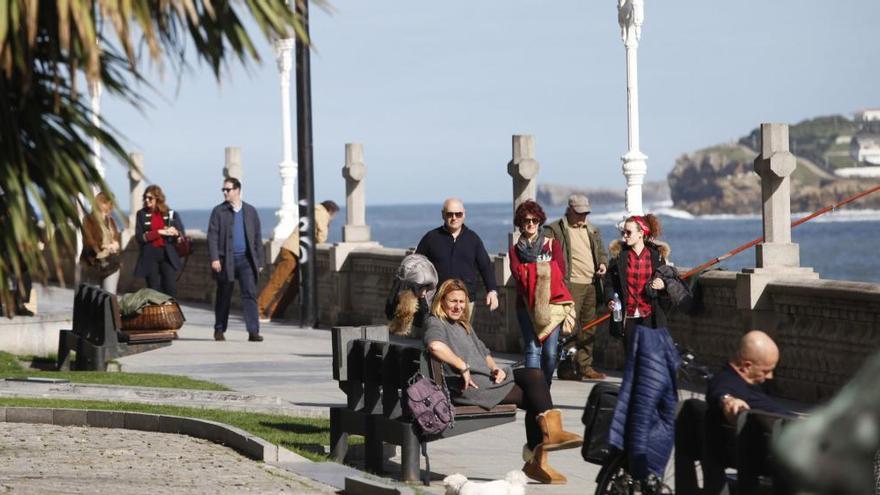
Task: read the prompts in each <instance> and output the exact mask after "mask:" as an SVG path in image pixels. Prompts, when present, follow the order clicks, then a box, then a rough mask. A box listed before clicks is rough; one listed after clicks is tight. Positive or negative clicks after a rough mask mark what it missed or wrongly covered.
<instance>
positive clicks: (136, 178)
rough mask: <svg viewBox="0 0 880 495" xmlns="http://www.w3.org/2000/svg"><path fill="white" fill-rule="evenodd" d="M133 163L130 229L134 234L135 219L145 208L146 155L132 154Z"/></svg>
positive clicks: (130, 189)
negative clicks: (142, 208)
mask: <svg viewBox="0 0 880 495" xmlns="http://www.w3.org/2000/svg"><path fill="white" fill-rule="evenodd" d="M130 156H131V162H132V164H133V166H132V167H131V168H130V169H129V170H128V190H129V196H128V228H129V229H130V230H131V231H132V233H134V227H135V225H134V217H135V216H136V215H137V212H138V210H140V209H141V207H142V206H143V204H144V203H143V196H144V189H146V183H145V182H144V155H143V154H141V153H137V152H135V153H132V154H131V155H130Z"/></svg>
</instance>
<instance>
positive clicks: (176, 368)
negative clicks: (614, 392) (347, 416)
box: [120, 306, 598, 495]
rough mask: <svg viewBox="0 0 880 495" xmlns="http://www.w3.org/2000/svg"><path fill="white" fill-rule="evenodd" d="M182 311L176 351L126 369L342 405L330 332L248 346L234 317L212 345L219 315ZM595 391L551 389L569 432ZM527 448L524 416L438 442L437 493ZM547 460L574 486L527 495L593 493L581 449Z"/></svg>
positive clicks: (487, 476) (434, 460) (492, 474)
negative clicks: (444, 482)
mask: <svg viewBox="0 0 880 495" xmlns="http://www.w3.org/2000/svg"><path fill="white" fill-rule="evenodd" d="M184 311H185V312H186V318H187V322H186V325H185V326H184V327H183V329H182V330H181V332H180V339H179V340H177V341H175V342H174V344H173V345H172V346H171V347H167V348H164V349H159V350H156V351H151V352H148V353H143V354H137V355H134V356H128V357H126V358H123V359H121V360H120V362H121V364H122V369H123V370H124V371H132V372H151V373H168V374H180V375H186V376H190V377H193V378H199V379H204V380H210V381H214V382H218V383H222V384H224V385H226V386H228V387H230V388H232V389H234V390H236V391H239V392H244V393H249V394H258V395H271V396H277V397H280V398H281V399H283V400H285V401H289V402H290V403H291V404H292V406H294V407H296V408H298V409H299V408H302V409H309V410H311V411H312V413H313V414H314V413H321V414H328V413H327V407H328V406H329V405H333V404H341V403H344V401H345V395H344V394H343V393H342V391H340V390H339V388H338V387H337V383H336V382H335V381H334V380H333V378H332V374H331V366H330V365H331V363H330V361H331V356H332V354H331V346H330V331H329V330H321V329H301V328H299V327H296V326H294V325H292V324H284V323H269V324H264V325H263V327H262V331H261V333H262V334H263V335H264V336H265V338H266V340H265V341H264V342H261V343H254V342H247V333H246V332H245V331H244V323H243V321H242V320H241V319H240V318H239V317H232V318H231V322H230V330H229V331H228V332H227V334H226V338H227V341H226V342H215V341H214V340H213V329H212V325H213V318H214V316H213V312H212V311H210V308H206V307H194V306H185V308H184ZM499 357H501V358H502V359H503V358H507V359H516V358H517V356H510V355H502V356H499ZM591 386H592V385H591V384H590V383H578V382H568V381H557V382H555V383H554V385H553V388H552V393H553V400H554V402H555V405H556V406H557V407H559V408H560V409H562V411H563V416H564V422H565V426H566V428H567V429H569V430H570V431H575V432H578V433H582V432H583V426H582V425H581V422H580V416H581V412H582V409H583V406H584V402H585V401H586V397H587V395H588V394H589V391H590V388H591ZM524 442H525V431H524V426H523V414H522V413H521V412H520V414H519V415H518V417H517V421H516V423H512V424H508V425H503V426H499V427H496V428H490V429H486V430H482V431H479V432H475V433H470V434H467V435H462V436H459V437H454V438H450V439H447V440H442V441H438V442H433V443H431V444H430V446H429V448H428V453H429V455H430V456H431V469H432V471H433V472H434V473H435V474H434V478H435V483H434V485H435V486H437V487H438V488H439V480H441V479H442V478H443V477H444V476H446V475H448V474H452V473H456V472H460V473H462V474H464V475H466V476H468V477H469V478H471V479H477V480H493V479H499V478H503V477H504V474H505V473H506V472H508V471H510V470H512V469H520V468H521V467H522V464H523V463H522V460H521V458H520V450H521V448H522V445H523V443H524ZM550 459H551V463H552V465H553V467H554V468H556V469H557V470H558V471H560V472H561V473H563V474H564V475H565V476H566V477H568V480H569V483H568V484H567V485H563V486H541V485H538V484H530V485H529V490H528V491H529V493H536V494H540V493H548V494H550V493H553V494H559V495H562V494H569V493H579V494H582V493H585V492H591V491H592V489H593V488H594V486H595V484H594V480H595V478H596V475H597V474H598V466H595V465H593V464H589V463H586V462H584V461H583V460H582V459H581V457H580V450H578V449H573V450H567V451H561V452H555V453H552V454H551V455H550ZM397 461H399V457H395V458H392V462H397ZM389 467H391V466H389ZM395 467H396V464H395ZM423 467H424V462H423ZM432 491H434V490H432ZM436 491H437V492H440V490H436Z"/></svg>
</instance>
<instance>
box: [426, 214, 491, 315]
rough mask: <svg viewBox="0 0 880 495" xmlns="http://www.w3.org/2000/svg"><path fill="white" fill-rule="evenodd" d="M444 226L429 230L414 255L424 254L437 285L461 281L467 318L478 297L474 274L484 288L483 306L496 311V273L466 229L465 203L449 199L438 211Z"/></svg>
mask: <svg viewBox="0 0 880 495" xmlns="http://www.w3.org/2000/svg"><path fill="white" fill-rule="evenodd" d="M440 215H441V217H442V218H443V225H442V226H440V227H437V228H436V229H433V230H430V231H428V233H427V234H425V235H424V237H422V240H421V241H419V247H418V248H416V253H417V254H422V255H425V256H426V257H427V258H428V259H429V260H431V263H433V265H434V268H436V269H437V276H438V279H439V280H438V283H437V285H438V286H439V285H440V284H442V283H443V282H444V281H446V280H448V279H450V278H458V279H461V280H462V281H463V282H464V284H465V286H467V289H468V299H470V307H471V311H470V315H471V317H473V314H474V312H473V303H474V300H475V298H476V295H477V275H478V274H479V276H480V278H482V279H483V285H485V286H486V305H487V306H488V307H489V310H491V311H495V309H496V308H497V307H498V288H497V286H496V284H495V270H494V268H493V267H492V262H491V261H490V260H489V254H488V253H487V252H486V247H485V246H484V245H483V240H482V239H480V236H478V235H477V233H476V232H474V231H473V230H471V229H469V228H467V226H465V224H464V221H465V216H466V214H465V210H464V204H463V203H462V202H461V200H460V199H456V198H449V199H447V200H446V201H444V202H443V209H442V210H441V211H440Z"/></svg>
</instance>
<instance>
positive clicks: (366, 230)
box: [342, 143, 370, 242]
mask: <svg viewBox="0 0 880 495" xmlns="http://www.w3.org/2000/svg"><path fill="white" fill-rule="evenodd" d="M342 176H343V177H344V178H345V225H344V226H343V227H342V242H368V241H369V240H370V226H369V225H367V223H366V219H367V207H366V184H365V183H364V181H365V179H366V176H367V166H366V165H364V146H363V145H362V144H358V143H346V145H345V166H344V167H342Z"/></svg>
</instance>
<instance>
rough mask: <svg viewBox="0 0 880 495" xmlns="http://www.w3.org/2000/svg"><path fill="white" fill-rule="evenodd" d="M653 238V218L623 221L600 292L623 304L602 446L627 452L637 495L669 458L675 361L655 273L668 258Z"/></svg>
mask: <svg viewBox="0 0 880 495" xmlns="http://www.w3.org/2000/svg"><path fill="white" fill-rule="evenodd" d="M659 235H660V222H659V221H658V220H657V218H656V217H654V216H653V215H645V216H632V217H629V218H628V219H627V220H626V221H625V222H624V228H623V242H620V241H614V242H613V243H612V244H611V246H610V247H609V251H610V252H611V253H612V260H611V262H610V263H609V266H608V272H607V273H606V276H605V280H606V287H613V289H612V290H611V291H608V293H607V294H608V296H610V297H613V294H614V292H617V293H618V295H619V296H620V301H621V303H622V304H623V314H624V328H625V338H626V345H625V349H626V363H625V365H624V372H623V381H622V382H621V385H620V392H619V394H618V396H617V403H616V404H615V406H614V415H613V416H612V420H611V428H610V431H609V434H608V443H609V445H611V446H612V447H614V448H616V449H619V450H625V451H626V452H627V460H628V461H629V471H630V473H631V474H632V475H633V477H634V478H636V479H637V480H639V481H640V482H641V483H642V487H643V489H644V488H645V487H646V484H647V486H650V487H652V488H656V485H657V484H658V483H661V480H662V475H663V470H664V468H665V467H666V464H667V462H668V461H669V456H670V455H671V453H672V446H673V441H674V438H675V406H676V402H677V398H678V395H677V388H676V387H677V385H676V382H675V373H676V370H677V369H678V366H679V364H680V361H681V359H680V357H679V354H678V351H677V350H676V349H675V345H674V344H673V342H672V337H670V335H669V331H668V330H667V329H666V315H665V314H664V312H663V309H662V308H661V307H660V304H658V295H659V293H662V292H665V290H666V284H665V282H664V281H663V279H662V278H661V277H659V276H658V275H657V271H658V269H659V268H660V267H661V266H664V265H666V258H667V256H669V246H668V245H667V244H664V243H661V242H658V241H657V240H656V238H657V237H658V236H659ZM608 302H609V307H611V305H612V304H613V303H612V301H611V299H609V301H608ZM652 493H653V492H652Z"/></svg>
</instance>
